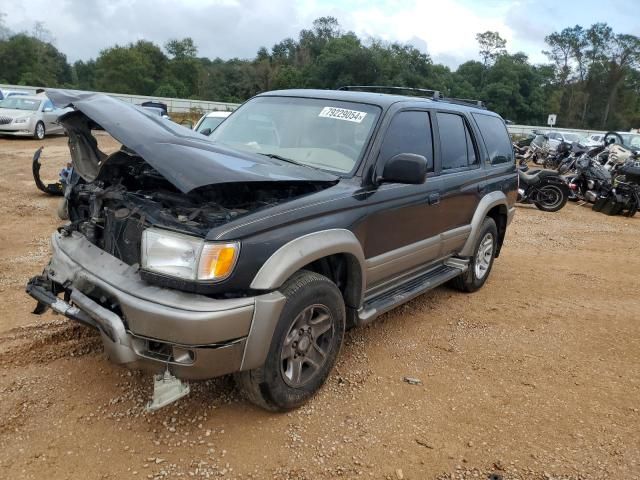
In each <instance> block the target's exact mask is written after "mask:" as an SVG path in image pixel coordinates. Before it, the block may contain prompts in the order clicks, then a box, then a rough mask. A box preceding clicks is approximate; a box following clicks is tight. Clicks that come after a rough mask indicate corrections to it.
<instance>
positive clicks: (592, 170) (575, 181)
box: [567, 154, 612, 203]
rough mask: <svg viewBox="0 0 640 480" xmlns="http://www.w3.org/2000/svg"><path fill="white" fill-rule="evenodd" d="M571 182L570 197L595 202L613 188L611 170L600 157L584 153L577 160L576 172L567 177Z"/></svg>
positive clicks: (575, 199)
mask: <svg viewBox="0 0 640 480" xmlns="http://www.w3.org/2000/svg"><path fill="white" fill-rule="evenodd" d="M567 180H568V182H569V189H570V194H569V199H570V200H574V201H577V200H583V201H586V202H589V203H595V201H596V200H597V199H598V197H600V196H603V195H606V194H607V193H608V192H609V190H611V187H612V182H611V172H610V171H609V170H607V169H606V168H605V167H604V166H603V165H602V164H601V163H600V162H599V161H598V157H597V156H595V157H590V156H589V155H588V154H584V155H582V156H581V157H580V158H579V159H578V160H577V161H576V174H575V175H570V176H568V177H567Z"/></svg>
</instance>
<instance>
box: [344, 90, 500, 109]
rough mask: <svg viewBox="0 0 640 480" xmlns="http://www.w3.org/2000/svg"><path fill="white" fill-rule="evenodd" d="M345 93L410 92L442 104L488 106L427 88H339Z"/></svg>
mask: <svg viewBox="0 0 640 480" xmlns="http://www.w3.org/2000/svg"><path fill="white" fill-rule="evenodd" d="M338 90H343V91H354V90H355V91H360V92H380V93H398V94H401V93H400V92H410V93H413V94H414V96H416V97H422V98H429V99H431V100H436V101H440V102H448V103H455V104H457V105H471V106H474V107H477V108H482V109H485V110H486V108H487V107H486V105H485V104H484V102H483V101H482V100H472V99H470V98H450V97H444V96H443V95H442V93H440V91H438V90H430V89H427V88H414V87H391V86H386V85H345V86H343V87H340V88H338Z"/></svg>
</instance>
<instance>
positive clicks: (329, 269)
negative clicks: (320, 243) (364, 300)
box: [302, 253, 363, 309]
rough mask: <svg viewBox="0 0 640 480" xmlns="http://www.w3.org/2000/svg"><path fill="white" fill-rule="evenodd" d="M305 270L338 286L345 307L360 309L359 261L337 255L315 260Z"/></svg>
mask: <svg viewBox="0 0 640 480" xmlns="http://www.w3.org/2000/svg"><path fill="white" fill-rule="evenodd" d="M302 269H303V270H310V271H312V272H316V273H319V274H320V275H324V276H325V277H327V278H328V279H329V280H331V281H332V282H333V283H335V284H336V286H337V287H338V289H339V290H340V292H341V293H342V297H343V298H344V303H345V306H347V307H351V308H355V309H357V308H359V307H360V300H361V298H360V297H361V295H362V281H363V279H362V271H361V270H360V265H359V263H358V259H357V258H356V257H354V256H353V255H351V254H349V253H337V254H335V255H329V256H327V257H323V258H320V259H318V260H315V261H313V262H311V263H309V264H307V265H305V266H304V267H302Z"/></svg>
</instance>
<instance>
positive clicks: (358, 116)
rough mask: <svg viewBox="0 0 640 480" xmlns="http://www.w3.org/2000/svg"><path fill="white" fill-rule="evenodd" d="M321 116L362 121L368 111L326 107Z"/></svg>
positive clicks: (348, 120)
mask: <svg viewBox="0 0 640 480" xmlns="http://www.w3.org/2000/svg"><path fill="white" fill-rule="evenodd" d="M318 116H319V117H324V118H335V119H337V120H346V121H347V122H356V123H360V122H362V120H364V117H366V116H367V112H359V111H357V110H348V109H346V108H336V107H324V108H323V109H322V111H321V112H320V114H319V115H318Z"/></svg>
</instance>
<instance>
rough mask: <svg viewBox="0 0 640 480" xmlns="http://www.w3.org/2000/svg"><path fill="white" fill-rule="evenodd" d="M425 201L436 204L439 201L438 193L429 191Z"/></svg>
mask: <svg viewBox="0 0 640 480" xmlns="http://www.w3.org/2000/svg"><path fill="white" fill-rule="evenodd" d="M427 202H429V205H438V204H439V203H440V193H438V192H436V193H430V194H429V196H428V197H427Z"/></svg>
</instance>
